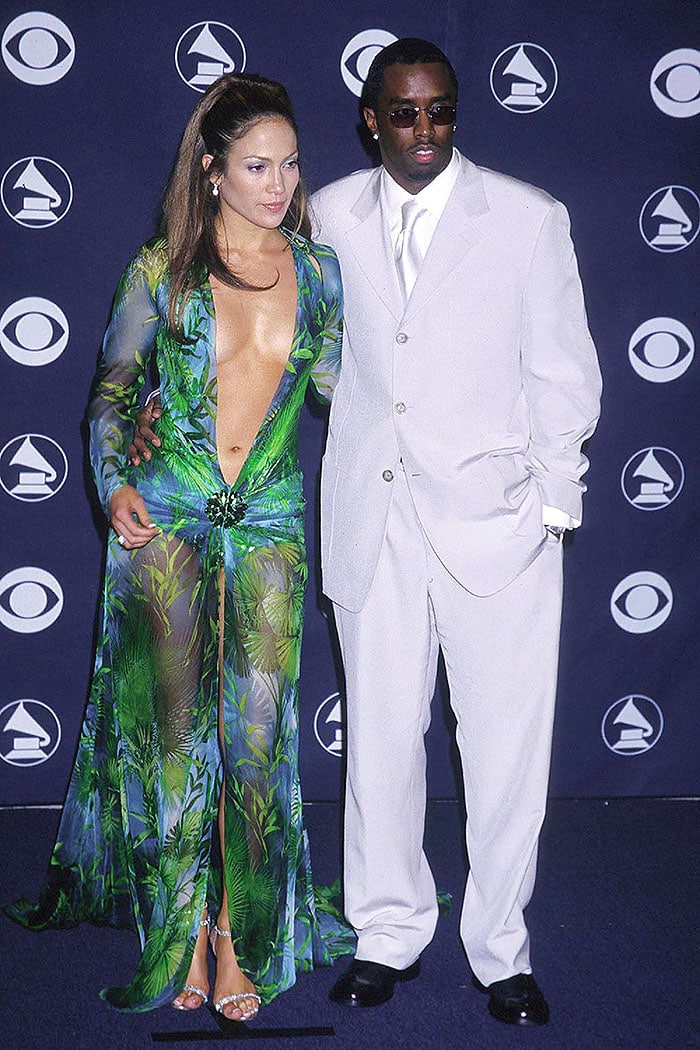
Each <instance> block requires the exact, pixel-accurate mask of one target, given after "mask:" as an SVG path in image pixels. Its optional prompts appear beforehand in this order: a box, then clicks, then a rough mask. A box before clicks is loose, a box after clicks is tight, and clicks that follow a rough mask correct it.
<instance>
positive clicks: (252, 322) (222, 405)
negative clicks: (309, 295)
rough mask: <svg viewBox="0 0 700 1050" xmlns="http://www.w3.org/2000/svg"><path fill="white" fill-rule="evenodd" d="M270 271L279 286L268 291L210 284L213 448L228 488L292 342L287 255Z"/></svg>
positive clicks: (263, 279)
mask: <svg viewBox="0 0 700 1050" xmlns="http://www.w3.org/2000/svg"><path fill="white" fill-rule="evenodd" d="M274 265H275V266H276V268H277V270H278V271H279V280H278V281H277V283H276V284H275V286H274V288H270V289H269V290H268V291H260V292H254V291H243V290H241V289H238V288H231V287H230V286H229V285H226V284H223V283H222V282H221V281H218V280H217V279H216V278H215V277H212V278H211V289H212V295H213V298H214V310H215V314H216V368H217V381H218V384H217V385H218V400H217V416H216V438H217V442H216V443H217V453H218V457H219V464H220V466H221V472H222V474H223V476H224V480H225V481H226V483H227V484H228V485H233V484H234V482H235V481H236V478H237V477H238V475H239V474H240V472H241V468H242V466H243V464H244V463H245V460H246V457H247V455H248V452H249V451H250V448H251V445H252V444H253V442H254V440H255V437H256V435H257V433H258V430H259V429H260V424H261V423H262V421H263V419H264V418H265V414H266V412H267V410H268V408H269V407H270V402H271V401H272V398H273V397H274V395H275V391H276V390H277V387H278V386H279V382H280V379H281V378H282V374H283V372H284V370H285V367H286V364H287V361H288V359H289V353H290V350H291V347H292V339H293V338H294V328H295V322H296V311H297V282H296V273H295V268H294V258H293V256H292V253H291V251H290V250H289V249H287V250H286V251H284V252H282V253H281V254H280V255H279V256H277V257H276V258H275V263H274ZM236 272H238V273H240V270H237V271H236ZM244 276H245V279H246V280H248V281H250V282H251V283H257V284H265V283H270V281H271V280H274V276H275V271H274V269H273V268H272V267H270V266H268V267H266V268H264V269H261V270H260V272H258V273H256V274H250V275H249V274H247V273H246V274H244Z"/></svg>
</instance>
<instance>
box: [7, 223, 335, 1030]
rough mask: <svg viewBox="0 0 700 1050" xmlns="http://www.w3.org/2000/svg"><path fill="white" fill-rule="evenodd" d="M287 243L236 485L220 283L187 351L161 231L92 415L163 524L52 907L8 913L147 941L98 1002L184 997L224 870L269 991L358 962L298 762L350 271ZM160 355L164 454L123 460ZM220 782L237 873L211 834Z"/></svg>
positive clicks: (205, 291)
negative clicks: (317, 530) (219, 411)
mask: <svg viewBox="0 0 700 1050" xmlns="http://www.w3.org/2000/svg"><path fill="white" fill-rule="evenodd" d="M287 236H288V239H289V241H290V245H291V250H292V253H293V256H294V262H295V267H296V273H297V288H298V303H297V318H296V328H295V333H294V338H293V343H292V347H291V349H290V354H289V361H288V367H287V369H286V370H285V371H284V373H283V375H282V378H281V380H280V383H279V386H278V389H277V391H276V393H275V395H274V397H273V399H272V402H271V404H270V407H269V409H268V411H267V413H266V415H265V418H264V420H263V422H262V424H261V427H260V430H259V432H258V434H257V436H256V438H255V441H254V443H253V446H252V448H251V450H250V453H249V455H248V458H247V460H246V462H245V464H244V466H243V469H242V471H241V473H240V475H239V477H238V479H237V481H236V483H235V486H234V490H235V492H234V493H231V492H230V490H229V487H228V486H227V485H226V483H225V481H224V479H223V477H222V474H221V471H220V467H219V463H218V458H217V453H216V398H217V383H216V352H215V347H214V346H213V345H212V339H211V332H212V324H213V321H214V316H213V299H212V295H211V288H210V286H209V284H208V281H206V280H204V281H203V283H202V285H201V286H200V287H199V289H198V290H197V291H195V292H194V293H193V295H192V296H191V297H190V299H189V301H188V304H187V307H186V310H185V314H184V318H183V323H184V328H185V332H186V335H187V340H188V341H186V342H185V343H184V344H179V343H177V342H176V341H175V340H174V338H173V337H172V335H171V333H170V332H169V330H168V328H167V323H166V317H167V298H168V280H169V277H168V266H167V248H166V245H165V243H164V241H163V240H162V239H155V240H153V241H151V242H150V243H149V244H147V245H146V246H144V247H143V248H142V249H141V251H140V252H139V253H138V255H137V256H136V258H135V259H134V260H133V261H132V263H131V264H130V266H129V267H128V268H127V270H126V272H125V274H124V275H123V277H122V279H121V280H120V282H119V286H118V289H117V293H116V297H115V302H114V306H113V310H112V316H111V319H110V323H109V326H108V329H107V332H106V335H105V340H104V345H103V353H102V356H101V359H100V364H99V367H98V374H97V379H96V384H95V389H94V396H93V399H92V401H91V405H90V412H89V418H90V432H91V460H92V467H93V474H94V477H95V481H96V484H97V488H98V492H99V495H100V499H101V501H102V504H103V506H104V507H105V509H106V510H107V509H108V507H109V501H110V498H111V496H112V494H113V492H114V491H115V489H117V488H118V487H119V486H120V485H123V484H132V485H135V486H136V487H137V489H138V490H139V492H140V493H141V495H142V496H143V498H144V499H145V501H146V505H147V507H148V510H149V512H150V514H151V516H152V518H153V520H154V521H155V522H157V524H158V525H159V527H160V529H161V532H160V534H159V535H157V536H156V537H155V538H154V539H153V540H152V541H151V542H150V543H149V544H148V545H147V546H146V547H144V548H142V549H140V550H133V551H126V550H123V549H122V548H121V547H120V546H119V545H118V544H117V542H116V536H114V534H113V533H111V534H110V540H109V544H108V550H107V560H106V567H105V581H104V589H103V596H102V602H101V611H100V621H99V623H100V627H99V632H98V636H99V645H98V648H97V653H96V657H95V665H94V675H93V680H92V686H91V690H90V697H89V701H88V706H87V711H86V715H85V721H84V723H83V727H82V730H81V735H80V740H79V745H78V753H77V758H76V762H75V767H74V769H73V774H72V777H71V783H70V787H69V792H68V797H67V799H66V804H65V807H64V812H63V817H62V820H61V826H60V829H59V835H58V841H57V843H56V845H55V847H54V852H53V856H52V860H51V866H50V874H49V879H48V881H47V884H46V887H45V889H44V892H43V893H42V896H41V899H40V901H39V903H38V904H30V903H29V902H27V901H19V902H16V903H15V904H13V905H10V906H9V907H8V908H7V909H6V911H7V912H8V914H10V915H11V916H12V917H13V918H14V919H16V920H17V921H18V922H21V923H22V924H23V925H25V926H27V927H30V928H33V929H44V928H46V927H50V926H70V925H74V924H76V923H78V922H81V921H86V920H88V921H92V922H97V923H111V924H113V925H116V926H125V927H131V928H133V929H135V930H136V931H137V933H138V935H139V938H140V941H141V949H142V955H141V959H140V962H139V964H138V967H137V970H136V973H135V974H134V976H133V979H132V980H131V981H130V983H129V984H127V985H125V986H124V987H119V988H107V989H105V990H104V992H103V993H102V994H103V997H104V998H105V999H106V1001H107V1002H108V1003H110V1004H111V1005H112V1006H114V1007H117V1008H120V1009H125V1010H147V1009H152V1008H154V1007H156V1006H159V1005H162V1004H165V1003H168V1002H170V1001H171V1000H172V999H173V998H174V997H175V995H177V994H178V993H179V992H180V991H181V989H182V987H183V985H184V983H185V980H186V976H187V972H188V969H189V965H190V961H191V958H192V952H193V949H194V943H195V940H196V936H197V932H198V923H199V920H200V917H201V914H202V910H203V908H204V906H205V904H208V906H209V909H210V912H211V913H213V912H214V911H215V910H216V908H217V907H218V905H219V903H220V901H221V893H222V885H223V883H222V880H225V885H226V889H227V892H228V902H229V913H230V920H231V928H232V930H233V934H234V938H235V948H236V952H237V954H238V958H239V962H240V964H241V966H242V968H243V969H244V970H245V972H246V973H247V974H248V975H249V976H250V978H251V980H252V981H253V982H254V984H255V985H256V987H257V989H258V991H259V993H260V994H261V996H262V997H263V1001H267V1000H269V999H271V998H272V997H273V996H275V995H277V994H278V993H279V992H280V991H282V990H284V989H285V988H288V987H289V986H290V985H291V984H293V982H294V980H295V974H296V972H297V971H306V970H309V969H311V968H313V967H314V966H317V965H322V964H328V963H330V962H331V961H332V960H333V958H335V957H337V956H339V955H342V954H345V953H348V952H351V951H352V950H353V937H352V934H351V931H350V930H349V929H348V927H347V926H346V925H345V923H344V922H343V920H342V916H341V915H340V913H339V912H338V911H337V909H336V908H335V906H334V905H333V904H331V902H330V896H329V893H328V891H316V890H315V889H314V886H313V882H312V878H311V868H310V860H309V847H308V840H307V836H306V832H305V830H304V826H303V819H302V806H301V793H300V789H299V775H298V758H297V749H298V724H297V699H298V697H297V694H298V682H299V659H300V643H301V629H302V617H303V602H304V592H305V587H306V579H307V568H306V551H305V547H304V535H303V509H304V507H303V496H302V488H301V480H302V479H301V475H300V470H299V460H298V452H297V433H298V426H299V413H300V411H301V406H302V404H303V400H304V396H305V393H306V389H307V387H308V385H309V383H311V384H312V385H313V387H314V388H315V391H316V393H317V395H318V396H319V397H320V398H322V399H325V400H328V399H329V398H330V396H331V394H332V390H333V386H334V383H335V379H336V378H337V374H338V370H339V366H340V344H341V316H342V301H341V288H340V277H339V269H338V264H337V260H336V258H335V255H334V254H333V253H332V251H331V250H330V249H327V248H324V247H323V246H321V245H315V244H310V243H309V242H306V241H304V240H303V239H302V238H299V237H296V236H292V235H287ZM314 260H315V261H316V263H317V264H318V267H317V266H316V265H315V264H314ZM319 270H320V273H319ZM152 357H154V359H155V365H156V367H157V370H158V374H159V380H160V388H161V398H162V402H163V406H164V412H163V415H162V417H161V419H160V420H159V421H158V422H157V424H156V429H157V431H158V433H159V436H160V439H161V447H160V448H159V449H155V450H154V452H153V456H152V458H151V460H150V461H148V462H146V461H143V462H142V463H141V465H140V466H139V467H138V468H133V467H131V466H129V464H128V460H127V448H128V443H129V438H130V435H131V431H132V427H133V422H134V419H135V415H136V412H137V411H138V400H139V392H140V390H141V388H142V386H143V383H144V379H145V373H146V371H147V369H148V368H149V366H150V364H151V358H152ZM221 493H224V497H221V498H218V499H217V498H214V499H212V498H213V497H217V494H221ZM209 500H212V502H211V503H210V507H216V506H219V505H221V506H236V507H238V506H241V505H244V506H245V513H244V515H243V517H242V519H241V520H240V521H234V520H233V517H236V516H237V515H233V516H232V517H231V516H225V520H224V518H222V517H221V516H219V517H218V518H216V516H215V515H214V516H213V517H214V519H215V520H216V521H217V522H218V523H217V524H215V523H214V521H213V520H211V518H210V517H209V516H208V515H207V510H206V508H207V502H208V501H209ZM222 583H223V586H222ZM221 594H223V607H222V608H221V609H220V601H221ZM220 623H223V638H222V639H221V638H220V637H219V632H220ZM220 643H221V651H222V654H223V656H222V661H221V666H219V650H220ZM220 689H221V697H220V695H219V692H220ZM220 703H221V705H222V713H223V723H222V724H223V747H222V748H220V746H219V740H218V718H219V704H220ZM222 786H223V791H224V800H225V805H224V838H225V844H226V848H225V858H224V863H223V871H221V870H220V869H221V864H220V860H219V856H220V851H219V848H218V839H217V837H216V835H214V834H213V830H214V827H215V823H216V817H217V808H218V801H219V796H220V792H221V789H222Z"/></svg>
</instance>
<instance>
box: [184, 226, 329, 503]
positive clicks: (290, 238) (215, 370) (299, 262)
mask: <svg viewBox="0 0 700 1050" xmlns="http://www.w3.org/2000/svg"><path fill="white" fill-rule="evenodd" d="M280 233H281V234H282V235H283V236H284V237H285V238H286V240H287V243H288V244H289V248H290V250H291V252H292V259H293V260H294V274H295V278H296V309H295V313H294V328H293V330H292V341H291V345H290V347H289V353H288V354H287V357H286V359H285V363H284V367H283V368H282V372H281V374H280V377H279V380H278V382H277V386H276V387H275V391H274V393H273V395H272V398H271V400H270V403H269V405H268V406H267V408H266V410H265V413H264V415H263V417H262V419H261V420H260V424H259V425H258V429H257V431H256V434H255V437H254V438H253V441H252V443H251V446H250V448H249V449H248V451H247V453H246V456H245V459H244V460H243V462H242V463H241V468H240V470H239V471H238V474H237V475H236V477H235V478H234V480H233V481H227V480H226V478H225V477H224V472H223V470H222V469H221V460H220V458H219V441H218V417H219V379H218V376H219V362H218V358H217V353H216V337H217V323H216V308H215V303H214V291H213V289H212V286H211V275H210V274H207V277H206V281H205V283H204V291H205V293H206V299H207V304H208V307H209V309H208V313H209V348H210V349H209V353H210V362H211V369H212V371H211V372H210V375H211V378H212V379H213V380H214V404H215V406H216V414H215V416H214V435H213V437H214V450H215V457H216V466H217V469H218V471H219V475H220V477H221V481H222V483H223V486H224V487H225V488H227V489H235V488H236V486H237V485H238V484H239V482H240V480H241V476H242V475H243V472H244V470H245V468H246V464H247V463H248V461H249V459H250V457H251V455H252V453H253V451H254V449H255V448H256V447H257V445H258V443H259V441H260V436H261V434H262V433H263V431H264V430H265V427H266V424H267V423H268V422H269V421H270V419H271V418H272V417H273V415H274V414H275V412H276V410H277V406H278V403H279V400H280V392H281V390H282V387H283V385H284V381H285V377H286V375H287V373H288V371H289V365H290V362H291V360H292V358H293V356H294V351H295V349H296V346H297V343H298V341H299V334H300V329H301V313H302V311H301V296H300V294H299V288H300V285H301V279H302V277H303V269H304V265H305V255H306V253H305V252H304V251H302V250H301V249H300V248H299V247H298V246H297V245H296V244H295V237H294V235H293V234H290V233H289V232H288V231H287V230H285V229H282V228H280ZM307 265H309V266H310V268H311V269H312V270H313V272H314V275H315V276H316V277H317V278H318V279H319V280H320V279H321V276H320V274H319V273H318V272H317V270H316V267H315V266H314V265H313V263H308V264H307Z"/></svg>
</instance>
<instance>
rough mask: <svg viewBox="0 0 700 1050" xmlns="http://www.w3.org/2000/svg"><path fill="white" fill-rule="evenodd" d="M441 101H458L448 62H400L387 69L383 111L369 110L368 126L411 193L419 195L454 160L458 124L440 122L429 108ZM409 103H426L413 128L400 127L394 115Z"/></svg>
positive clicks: (379, 102) (390, 167) (381, 99)
mask: <svg viewBox="0 0 700 1050" xmlns="http://www.w3.org/2000/svg"><path fill="white" fill-rule="evenodd" d="M440 103H443V104H444V105H450V106H454V105H456V103H457V99H456V96H455V89H454V86H453V84H452V81H451V79H450V75H449V73H448V71H447V69H446V67H445V66H444V65H442V63H440V62H430V63H426V64H420V63H417V64H416V65H411V66H406V65H395V66H387V68H386V69H385V70H384V82H383V84H382V90H381V92H380V93H379V99H378V100H377V109H376V110H371V109H365V110H364V117H365V121H366V122H367V127H368V128H369V130H370V131H371V132H372V134H378V135H379V149H380V152H381V155H382V163H383V164H384V167H385V168H386V170H387V171H388V172H389V174H390V175H391V176H392V178H393V179H395V181H396V182H398V184H399V186H403V188H404V189H405V190H406V191H407V192H408V193H418V192H419V191H420V190H422V189H423V187H424V186H427V185H428V183H429V182H432V180H433V179H434V178H435V176H436V175H439V174H440V172H441V171H444V169H445V168H446V167H447V165H448V164H449V163H450V159H451V157H452V134H453V127H452V123H449V124H443V125H434V124H432V123H431V121H430V119H429V117H428V114H427V112H426V111H427V110H428V109H429V107H431V106H435V105H439V104H440ZM404 106H409V107H410V106H420V107H421V112H420V114H419V116H418V119H417V120H416V122H415V124H413V125H412V126H411V127H408V128H397V127H394V126H393V124H392V123H391V120H390V118H389V116H388V114H389V112H390V111H391V110H396V109H401V108H402V107H404Z"/></svg>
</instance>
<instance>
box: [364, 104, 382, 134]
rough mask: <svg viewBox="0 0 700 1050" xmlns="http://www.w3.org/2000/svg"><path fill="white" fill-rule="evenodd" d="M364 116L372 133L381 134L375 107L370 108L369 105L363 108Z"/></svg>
mask: <svg viewBox="0 0 700 1050" xmlns="http://www.w3.org/2000/svg"><path fill="white" fill-rule="evenodd" d="M362 116H363V117H364V118H365V124H366V125H367V127H368V128H369V130H370V134H371V135H376V136H378V135H379V128H378V127H377V118H376V116H375V113H374V110H373V109H368V108H367V106H365V108H364V109H363V110H362Z"/></svg>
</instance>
